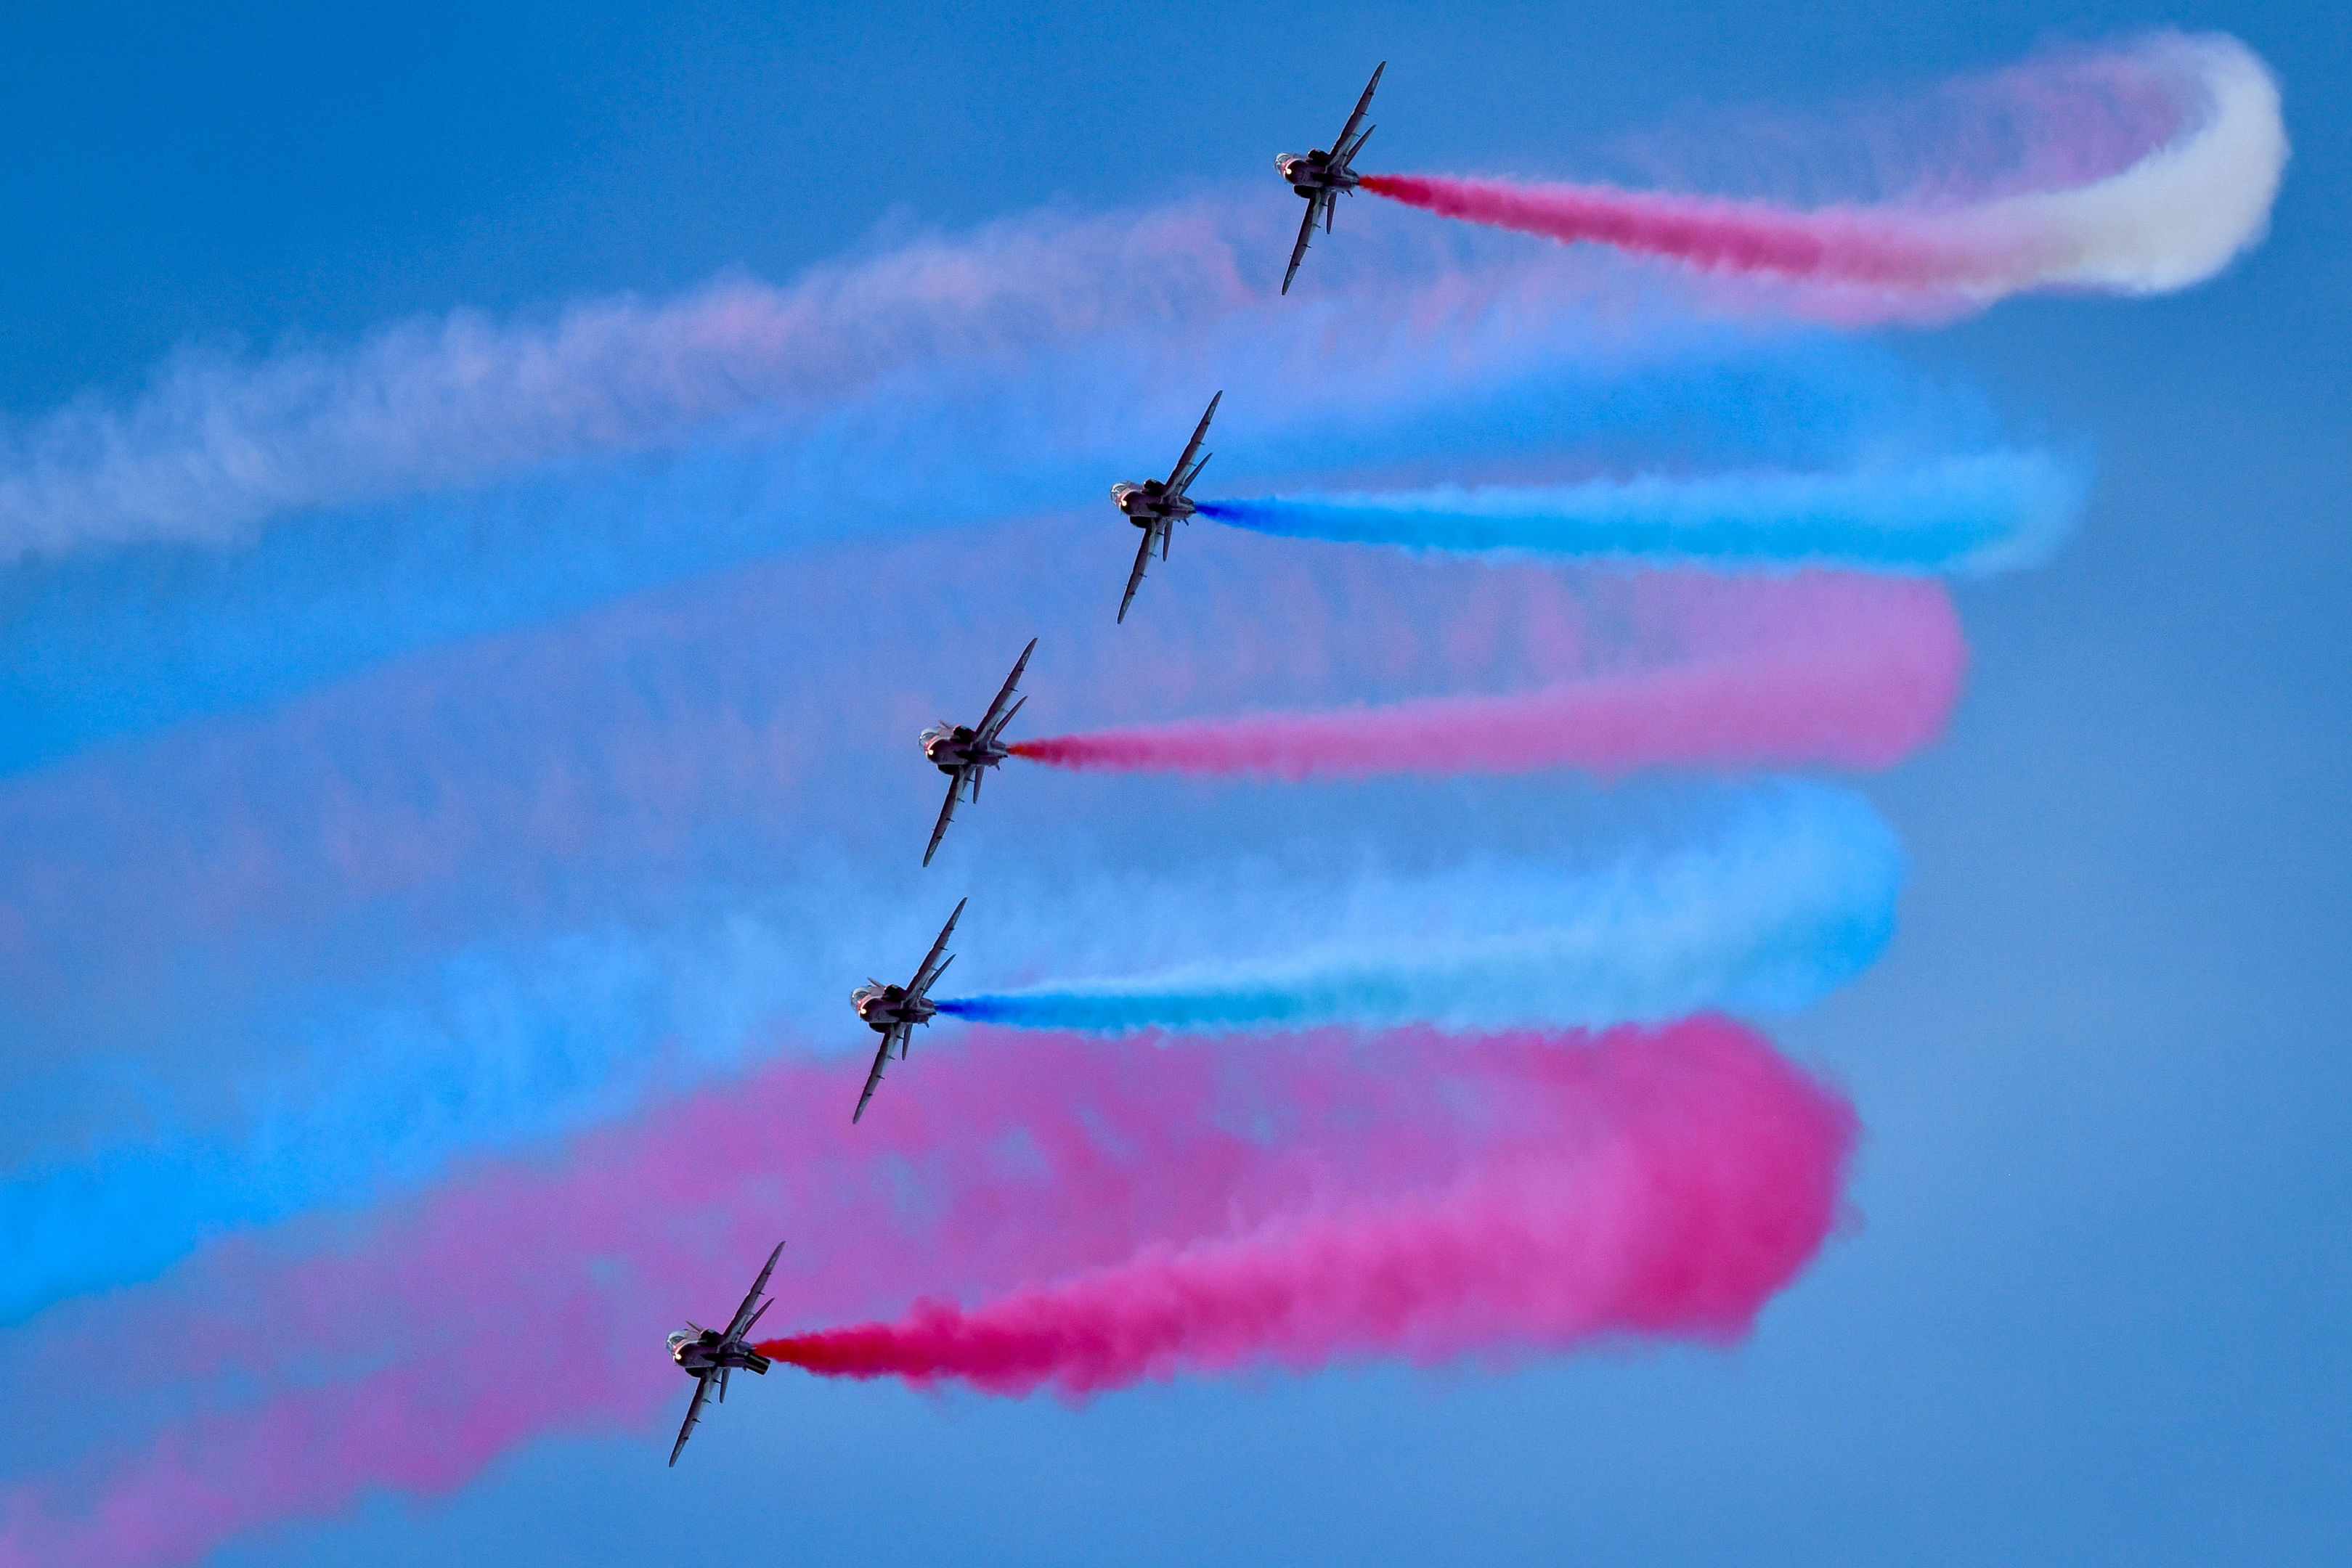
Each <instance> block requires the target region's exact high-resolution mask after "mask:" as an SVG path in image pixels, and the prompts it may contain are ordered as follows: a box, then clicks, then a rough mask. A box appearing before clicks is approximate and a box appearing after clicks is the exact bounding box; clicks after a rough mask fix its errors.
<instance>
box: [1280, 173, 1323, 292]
mask: <svg viewBox="0 0 2352 1568" xmlns="http://www.w3.org/2000/svg"><path fill="white" fill-rule="evenodd" d="M1329 200H1330V198H1329V197H1328V195H1325V194H1322V193H1317V194H1316V195H1314V196H1312V197H1309V198H1308V200H1307V216H1306V218H1305V219H1304V220H1303V221H1302V222H1301V223H1300V224H1299V225H1298V243H1297V245H1295V246H1291V247H1290V270H1289V271H1288V272H1286V273H1284V274H1283V275H1282V291H1283V292H1284V293H1285V294H1287V293H1289V292H1290V280H1291V279H1292V278H1294V277H1297V276H1298V264H1299V263H1300V262H1302V261H1305V260H1306V259H1307V241H1308V240H1311V239H1313V238H1314V237H1315V220H1316V219H1317V218H1319V217H1321V216H1322V215H1323V213H1322V207H1323V204H1324V203H1326V202H1328V201H1329Z"/></svg>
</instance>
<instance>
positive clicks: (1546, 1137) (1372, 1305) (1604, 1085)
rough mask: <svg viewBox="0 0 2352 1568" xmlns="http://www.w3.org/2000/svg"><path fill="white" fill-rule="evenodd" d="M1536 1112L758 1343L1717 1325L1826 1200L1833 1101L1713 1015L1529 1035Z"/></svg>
mask: <svg viewBox="0 0 2352 1568" xmlns="http://www.w3.org/2000/svg"><path fill="white" fill-rule="evenodd" d="M1523 1066H1524V1068H1525V1069H1526V1070H1527V1071H1525V1072H1524V1075H1523V1076H1521V1077H1520V1079H1519V1082H1518V1083H1517V1091H1516V1092H1517V1093H1518V1094H1519V1095H1520V1096H1521V1097H1522V1098H1521V1103H1520V1104H1519V1106H1518V1107H1517V1109H1518V1110H1519V1112H1520V1113H1522V1114H1524V1115H1526V1116H1528V1117H1529V1118H1530V1122H1529V1124H1528V1125H1527V1126H1526V1127H1524V1128H1523V1129H1522V1130H1520V1131H1519V1132H1517V1133H1515V1134H1511V1135H1507V1136H1505V1137H1503V1138H1501V1139H1498V1140H1496V1143H1495V1144H1494V1145H1491V1146H1489V1147H1487V1148H1486V1149H1484V1150H1482V1151H1480V1152H1479V1154H1478V1155H1475V1157H1473V1158H1471V1159H1468V1160H1466V1161H1465V1162H1464V1163H1463V1164H1462V1166H1460V1167H1459V1168H1458V1169H1456V1170H1455V1171H1454V1172H1453V1173H1451V1174H1450V1175H1449V1176H1447V1177H1446V1179H1444V1180H1443V1181H1438V1182H1433V1183H1428V1184H1425V1185H1412V1186H1405V1187H1402V1188H1399V1189H1396V1190H1392V1191H1390V1192H1386V1193H1366V1194H1348V1195H1339V1194H1330V1195H1324V1196H1321V1197H1318V1198H1316V1199H1314V1200H1310V1201H1308V1202H1306V1203H1302V1204H1299V1205H1297V1206H1296V1207H1289V1208H1286V1209H1283V1210H1281V1211H1278V1212H1276V1213H1274V1214H1271V1215H1269V1216H1267V1217H1265V1218H1263V1219H1260V1220H1258V1221H1257V1222H1256V1223H1255V1224H1240V1225H1236V1226H1234V1227H1232V1228H1230V1229H1228V1230H1227V1231H1226V1232H1225V1233H1223V1234H1217V1235H1211V1236H1206V1237H1202V1238H1199V1239H1191V1240H1185V1241H1181V1242H1176V1241H1170V1242H1163V1243H1160V1244H1156V1245H1153V1246H1150V1247H1147V1248H1146V1249H1143V1250H1141V1251H1140V1252H1139V1253H1138V1254H1137V1255H1136V1256H1135V1257H1133V1258H1131V1259H1129V1260H1126V1261H1124V1262H1121V1263H1117V1264H1113V1265H1111V1266H1108V1267H1106V1268H1099V1269H1096V1270H1088V1271H1087V1272H1085V1273H1082V1274H1079V1275H1077V1276H1076V1277H1074V1278H1071V1279H1067V1280H1064V1281H1055V1282H1051V1283H1045V1284H1037V1285H1030V1286H1024V1288H1022V1289H1020V1290H1017V1291H1012V1292H1010V1293H1009V1294H1006V1295H1003V1296H1001V1297H999V1298H998V1299H996V1300H994V1301H989V1302H987V1303H985V1304H983V1305H981V1306H977V1307H972V1308H963V1307H959V1306H957V1305H956V1304H954V1303H953V1302H950V1301H939V1300H927V1301H919V1302H917V1303H916V1305H915V1307H914V1308H913V1310H912V1311H911V1312H908V1314H907V1315H906V1316H904V1317H902V1318H900V1319H898V1321H896V1322H871V1323H863V1324H858V1325H856V1326H854V1327H848V1328H840V1329H833V1330H828V1331H825V1332H823V1333H811V1334H801V1335H796V1336H793V1337H789V1338H785V1339H780V1340H773V1341H770V1342H768V1343H764V1344H762V1345H761V1350H762V1351H764V1352H765V1353H767V1354H771V1355H773V1356H775V1357H777V1358H778V1359H780V1360H784V1361H789V1362H792V1363H793V1364H797V1365H800V1366H803V1367H806V1368H808V1369H809V1370H810V1371H812V1372H816V1373H821V1374H824V1375H832V1376H850V1377H876V1376H882V1375H897V1376H900V1377H906V1378H908V1379H911V1380H913V1381H915V1382H918V1383H925V1384H928V1383H933V1382H936V1381H938V1380H940V1379H945V1378H952V1379H959V1380H961V1381H964V1382H967V1383H970V1384H971V1385H973V1386H975V1387H978V1388H981V1389H983V1390H986V1391H988V1392H990V1393H994V1394H1010V1395H1019V1394H1025V1393H1028V1392H1030V1391H1031V1390H1033V1389H1035V1388H1037V1387H1039V1386H1041V1385H1052V1386H1054V1387H1055V1388H1056V1389H1057V1390H1059V1391H1060V1392H1062V1393H1064V1394H1066V1395H1071V1396H1082V1395H1087V1394H1092V1393H1097V1392H1099V1391H1102V1390H1104V1389H1109V1388H1118V1387H1121V1386H1124V1385H1128V1384H1131V1383H1134V1382H1136V1381H1138V1380H1139V1379H1141V1378H1146V1377H1168V1376H1171V1375H1174V1374H1176V1373H1178V1372H1196V1373H1198V1372H1219V1371H1225V1370H1229V1369H1232V1368H1235V1367H1244V1366H1250V1365H1255V1364H1276V1365H1280V1366H1284V1367H1287V1368H1290V1369H1292V1370H1297V1371H1307V1370H1312V1369H1314V1368H1316V1367H1319V1366H1322V1365H1324V1364H1328V1362H1330V1361H1332V1360H1334V1359H1335V1358H1339V1357H1343V1356H1350V1355H1369V1354H1392V1355H1400V1356H1403V1357H1405V1358H1407V1359H1409V1360H1412V1361H1415V1362H1420V1363H1430V1362H1436V1361H1441V1360H1444V1359H1448V1358H1452V1357H1456V1356H1461V1355H1465V1354H1482V1355H1486V1356H1490V1357H1491V1356H1494V1355H1496V1354H1510V1353H1525V1352H1528V1351H1536V1350H1564V1349H1567V1348H1570V1347H1571V1346H1573V1345H1576V1344H1579V1343H1583V1342H1586V1341H1589V1340H1591V1339H1592V1338H1594V1337H1595V1336H1597V1335H1601V1334H1607V1333H1645V1334H1669V1335H1678V1336H1687V1337H1694V1338H1699V1339H1704V1340H1710V1341H1717V1342H1722V1341H1729V1340H1733V1339H1737V1338H1738V1336H1739V1335H1741V1334H1743V1333H1746V1332H1747V1331H1748V1328H1749V1327H1750V1325H1751V1324H1752V1323H1753V1322H1754V1320H1755V1315H1756V1312H1757V1311H1758V1310H1759V1308H1760V1307H1761V1306H1762V1305H1763V1303H1764V1302H1765V1301H1766V1300H1767V1299H1769V1297H1770V1296H1771V1295H1772V1293H1773V1292H1774V1291H1778V1290H1780V1288H1782V1287H1783V1286H1785V1285H1786V1284H1787V1283H1788V1282H1789V1281H1790V1279H1792V1278H1793V1277H1794V1276H1795V1275H1796V1273H1797V1272H1798V1270H1801V1268H1802V1267H1803V1266H1804V1265H1805V1263H1806V1262H1807V1261H1808V1260H1811V1257H1812V1255H1813V1253H1814V1252H1815V1251H1816V1250H1817V1249H1819V1248H1820V1246H1821V1243H1822V1239H1823V1238H1824V1237H1825V1236H1826V1235H1827V1234H1828V1230H1829V1227H1830V1224H1831V1222H1832V1218H1834V1216H1835V1211H1836V1207H1837V1203H1838V1195H1839V1190H1840V1187H1841V1185H1842V1183H1841V1178H1842V1176H1843V1169H1844V1165H1845V1159H1846V1155H1847V1153H1848V1152H1849V1150H1850V1148H1851V1146H1852V1143H1853V1118H1852V1114H1851V1113H1850V1112H1849V1111H1848V1110H1847V1108H1846V1107H1845V1106H1844V1105H1843V1103H1841V1102H1839V1101H1837V1100H1835V1099H1834V1098H1832V1096H1830V1095H1829V1094H1827V1093H1825V1092H1823V1091H1822V1089H1821V1088H1820V1087H1819V1086H1818V1085H1816V1084H1814V1083H1812V1082H1810V1081H1808V1080H1806V1079H1805V1078H1804V1077H1803V1076H1802V1075H1801V1074H1800V1073H1798V1072H1797V1071H1794V1070H1793V1069H1791V1068H1790V1066H1789V1065H1788V1064H1787V1063H1785V1062H1783V1061H1780V1060H1779V1059H1778V1058H1776V1057H1773V1056H1771V1055H1770V1054H1769V1053H1768V1052H1764V1051H1759V1050H1758V1049H1757V1048H1756V1045H1755V1042H1754V1040H1753V1039H1752V1037H1749V1036H1747V1035H1746V1034H1745V1033H1744V1032H1743V1031H1740V1030H1737V1029H1735V1028H1733V1027H1731V1026H1729V1025H1727V1024H1722V1023H1698V1024H1692V1025H1685V1026H1684V1027H1683V1028H1682V1029H1681V1030H1677V1031H1675V1032H1674V1033H1673V1034H1671V1035H1668V1036H1666V1037H1663V1038H1661V1039H1658V1040H1649V1039H1643V1038H1642V1037H1640V1036H1637V1035H1633V1034H1631V1033H1619V1034H1615V1035H1612V1036H1608V1037H1605V1038H1604V1039H1603V1040H1601V1041H1600V1042H1599V1043H1598V1044H1597V1045H1596V1046H1595V1047H1594V1048H1593V1049H1592V1050H1591V1051H1580V1052H1549V1053H1542V1054H1540V1055H1536V1056H1530V1057H1528V1058H1527V1059H1525V1061H1524V1062H1523Z"/></svg>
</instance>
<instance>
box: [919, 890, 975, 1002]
mask: <svg viewBox="0 0 2352 1568" xmlns="http://www.w3.org/2000/svg"><path fill="white" fill-rule="evenodd" d="M970 903H971V899H969V898H959V899H957V900H956V906H955V908H954V909H953V910H952V911H951V912H950V914H949V915H948V923H947V924H946V925H942V926H940V939H939V940H938V941H936V942H934V943H932V944H931V950H930V951H929V952H928V953H926V954H924V955H923V967H921V968H919V969H918V970H916V971H915V977H914V978H913V979H912V980H910V981H908V984H907V994H908V996H909V997H919V996H921V995H922V994H923V993H924V992H925V991H927V990H929V988H930V985H931V982H932V981H933V980H936V979H938V978H939V977H940V970H941V969H944V968H946V967H947V966H946V965H945V964H942V963H940V954H941V953H944V952H946V951H947V946H948V938H949V937H950V936H953V935H954V934H955V923H956V922H957V921H959V920H961V919H962V918H963V906H964V905H965V904H970Z"/></svg>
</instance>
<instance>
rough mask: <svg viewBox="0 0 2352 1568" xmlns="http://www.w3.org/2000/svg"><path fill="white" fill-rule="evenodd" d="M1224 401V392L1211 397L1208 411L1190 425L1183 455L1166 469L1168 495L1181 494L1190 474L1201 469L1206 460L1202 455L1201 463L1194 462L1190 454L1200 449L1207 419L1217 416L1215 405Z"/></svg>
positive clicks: (1190, 478) (1207, 432)
mask: <svg viewBox="0 0 2352 1568" xmlns="http://www.w3.org/2000/svg"><path fill="white" fill-rule="evenodd" d="M1224 401H1225V394H1224V393H1223V392H1218V393H1217V395H1216V396H1214V397H1213V398H1211V399H1210V400H1209V409H1208V412H1207V413H1203V414H1202V415H1201V423H1199V424H1197V425H1195V426H1193V427H1192V440H1190V441H1188V442H1186V443H1185V444H1184V455H1183V456H1181V457H1179V458H1178V459H1176V466H1175V467H1173V468H1171V469H1170V470H1169V471H1168V493H1169V494H1170V495H1171V496H1181V495H1182V494H1183V493H1184V486H1187V485H1189V484H1191V483H1192V476H1193V475H1195V474H1198V473H1199V472H1200V471H1201V464H1202V463H1206V462H1207V461H1208V459H1207V458H1205V457H1203V458H1202V459H1201V463H1195V462H1193V461H1192V455H1193V454H1194V453H1196V452H1198V451H1200V450H1201V441H1202V437H1204V436H1206V435H1207V434H1209V421H1211V420H1213V419H1214V418H1216V417H1217V405H1218V404H1219V403H1221V402H1224Z"/></svg>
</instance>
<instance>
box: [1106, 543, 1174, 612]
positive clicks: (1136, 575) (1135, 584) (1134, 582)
mask: <svg viewBox="0 0 2352 1568" xmlns="http://www.w3.org/2000/svg"><path fill="white" fill-rule="evenodd" d="M1167 527H1168V523H1167V520H1166V519H1165V518H1162V519H1160V520H1159V521H1157V522H1154V523H1153V524H1152V525H1151V526H1150V528H1146V529H1144V530H1143V543H1142V544H1141V545H1139V546H1138V547H1137V549H1136V551H1135V570H1133V571H1130V572H1129V573H1128V574H1127V592H1126V594H1125V595H1124V596H1123V597H1121V598H1120V600H1119V601H1118V618H1119V620H1120V621H1122V622H1124V621H1125V620H1126V619H1127V607H1128V606H1129V605H1130V604H1132V603H1134V602H1135V591H1136V590H1137V589H1139V588H1140V587H1142V586H1143V569H1144V568H1145V567H1146V566H1149V565H1150V563H1151V547H1152V546H1153V545H1154V544H1156V543H1158V542H1159V540H1158V539H1157V538H1156V537H1155V536H1156V535H1158V534H1159V532H1160V530H1161V529H1162V528H1167Z"/></svg>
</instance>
